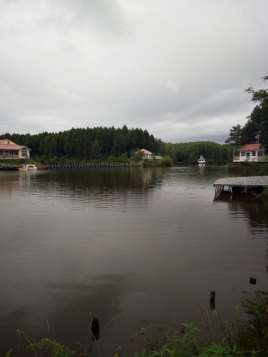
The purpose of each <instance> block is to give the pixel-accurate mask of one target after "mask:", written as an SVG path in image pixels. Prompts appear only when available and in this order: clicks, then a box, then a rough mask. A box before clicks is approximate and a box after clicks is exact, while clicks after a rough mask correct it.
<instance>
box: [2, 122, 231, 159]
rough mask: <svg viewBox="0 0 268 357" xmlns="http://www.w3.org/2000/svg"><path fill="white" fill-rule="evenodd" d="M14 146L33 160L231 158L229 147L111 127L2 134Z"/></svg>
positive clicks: (140, 130) (145, 131) (124, 127)
mask: <svg viewBox="0 0 268 357" xmlns="http://www.w3.org/2000/svg"><path fill="white" fill-rule="evenodd" d="M0 138H9V139H10V140H12V141H14V142H16V143H17V144H22V145H26V146H28V147H30V148H31V149H32V157H33V158H42V159H52V158H53V159H55V158H68V159H69V158H71V159H82V160H83V159H87V160H88V159H101V158H105V159H107V158H110V157H121V158H123V157H124V158H129V157H133V156H134V155H135V153H136V151H137V149H139V148H145V149H147V150H150V151H152V152H153V153H154V154H158V155H159V154H160V155H167V156H169V157H170V158H171V159H172V161H173V162H174V163H183V164H191V163H196V161H197V159H198V158H199V156H200V155H204V156H205V158H206V160H207V162H208V163H209V162H210V163H224V162H227V161H229V160H231V158H232V148H231V145H226V144H225V145H221V144H217V143H214V142H206V141H201V142H189V143H179V144H172V143H164V142H162V141H161V140H159V139H157V138H155V137H154V136H153V135H151V134H149V133H148V131H147V130H142V129H129V128H127V127H126V126H123V127H122V128H114V127H110V128H108V127H95V128H84V129H83V128H79V129H71V130H66V131H62V132H58V133H48V132H44V133H40V134H4V135H1V136H0Z"/></svg>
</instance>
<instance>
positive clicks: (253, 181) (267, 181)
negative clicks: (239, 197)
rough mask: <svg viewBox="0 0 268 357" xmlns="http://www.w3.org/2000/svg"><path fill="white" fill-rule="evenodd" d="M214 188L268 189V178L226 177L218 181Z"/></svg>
mask: <svg viewBox="0 0 268 357" xmlns="http://www.w3.org/2000/svg"><path fill="white" fill-rule="evenodd" d="M214 186H233V187H234V186H244V187H268V176H245V177H225V178H220V179H218V180H216V181H215V182H214Z"/></svg>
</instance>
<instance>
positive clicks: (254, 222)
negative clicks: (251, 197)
mask: <svg viewBox="0 0 268 357" xmlns="http://www.w3.org/2000/svg"><path fill="white" fill-rule="evenodd" d="M228 207H229V209H230V211H231V212H232V214H234V215H241V211H243V212H244V213H245V214H246V215H247V217H248V223H249V225H250V228H251V229H252V230H253V233H254V232H255V230H257V231H258V230H266V231H267V233H268V203H267V202H266V203H265V202H254V201H231V202H229V203H228ZM267 240H268V234H267Z"/></svg>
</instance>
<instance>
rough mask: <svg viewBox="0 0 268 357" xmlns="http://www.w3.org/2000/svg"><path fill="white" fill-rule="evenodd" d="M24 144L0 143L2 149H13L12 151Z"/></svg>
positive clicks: (17, 149)
mask: <svg viewBox="0 0 268 357" xmlns="http://www.w3.org/2000/svg"><path fill="white" fill-rule="evenodd" d="M23 147H24V146H20V145H17V144H0V150H12V151H19V150H20V149H22V148H23Z"/></svg>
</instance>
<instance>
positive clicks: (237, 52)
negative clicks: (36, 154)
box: [0, 0, 268, 141]
mask: <svg viewBox="0 0 268 357" xmlns="http://www.w3.org/2000/svg"><path fill="white" fill-rule="evenodd" d="M267 14H268V1H267V0H202V1H200V0H27V1H25V0H0V133H5V132H31V133H35V132H39V131H44V130H48V131H58V130H64V129H69V128H71V127H84V126H96V125H106V126H112V125H114V126H122V125H124V124H126V125H128V126H129V127H142V128H146V129H148V130H149V131H150V132H152V133H153V134H155V135H156V136H157V137H160V138H162V139H163V140H169V141H188V140H196V139H201V140H207V139H209V140H217V141H223V140H224V139H225V137H226V136H227V135H228V132H229V129H230V127H231V126H232V125H234V124H237V123H244V122H245V120H246V119H245V118H246V116H247V115H248V114H249V113H250V111H251V108H252V104H251V103H250V98H249V96H248V94H246V93H245V92H244V89H245V88H247V87H248V86H249V85H254V86H257V87H260V86H262V85H263V82H262V81H261V77H262V76H264V75H268V22H267Z"/></svg>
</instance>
